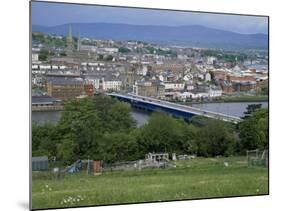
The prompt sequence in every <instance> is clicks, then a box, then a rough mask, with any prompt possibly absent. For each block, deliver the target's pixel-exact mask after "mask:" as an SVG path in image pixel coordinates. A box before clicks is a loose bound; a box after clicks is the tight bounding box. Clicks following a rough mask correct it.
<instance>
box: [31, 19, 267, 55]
mask: <svg viewBox="0 0 281 211" xmlns="http://www.w3.org/2000/svg"><path fill="white" fill-rule="evenodd" d="M71 26H72V31H73V36H77V35H78V31H79V32H80V34H81V36H82V37H88V38H95V39H113V40H140V41H146V42H153V43H157V44H164V45H165V44H166V45H180V46H188V47H202V48H222V49H228V50H234V49H249V48H250V49H267V48H268V35H267V34H239V33H235V32H230V31H224V30H219V29H213V28H208V27H205V26H200V25H189V26H153V25H129V24H116V23H71ZM68 29H69V24H63V25H57V26H40V25H32V31H33V32H43V33H47V34H58V35H67V33H68Z"/></svg>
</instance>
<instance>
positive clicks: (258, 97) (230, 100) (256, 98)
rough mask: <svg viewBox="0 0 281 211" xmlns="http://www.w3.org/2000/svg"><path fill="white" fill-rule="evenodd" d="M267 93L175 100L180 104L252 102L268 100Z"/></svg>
mask: <svg viewBox="0 0 281 211" xmlns="http://www.w3.org/2000/svg"><path fill="white" fill-rule="evenodd" d="M268 99H269V98H268V95H241V96H222V97H221V98H219V99H213V100H205V101H188V102H182V101H179V102H175V103H179V104H182V105H192V104H208V103H253V102H255V103H256V102H257V103H259V102H268Z"/></svg>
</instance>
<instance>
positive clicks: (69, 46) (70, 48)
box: [66, 24, 73, 53]
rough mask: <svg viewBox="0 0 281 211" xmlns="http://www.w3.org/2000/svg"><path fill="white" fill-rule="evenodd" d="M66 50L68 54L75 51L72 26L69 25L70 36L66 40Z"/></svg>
mask: <svg viewBox="0 0 281 211" xmlns="http://www.w3.org/2000/svg"><path fill="white" fill-rule="evenodd" d="M66 45H67V47H66V50H67V53H71V52H72V51H73V40H72V28H71V25H70V24H69V29H68V36H67V38H66Z"/></svg>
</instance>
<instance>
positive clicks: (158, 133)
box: [32, 95, 268, 165]
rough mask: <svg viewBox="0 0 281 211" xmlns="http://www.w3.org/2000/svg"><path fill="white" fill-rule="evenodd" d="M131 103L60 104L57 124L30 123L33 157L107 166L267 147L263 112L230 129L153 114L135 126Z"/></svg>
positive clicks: (210, 122) (208, 121)
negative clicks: (163, 155) (155, 155)
mask: <svg viewBox="0 0 281 211" xmlns="http://www.w3.org/2000/svg"><path fill="white" fill-rule="evenodd" d="M130 112H131V108H130V105H129V104H127V103H124V102H120V101H118V100H116V99H113V98H111V97H108V96H103V95H95V96H93V97H87V98H83V99H73V100H70V101H68V102H66V103H65V106H64V111H63V112H62V115H61V118H60V120H59V122H58V123H57V124H48V123H47V124H44V125H37V124H33V125H32V155H33V156H42V155H47V156H48V157H49V158H52V157H56V159H57V160H60V161H63V162H64V163H65V164H66V165H67V164H71V163H72V162H74V161H76V160H77V159H88V158H90V159H95V160H103V162H106V163H113V162H117V161H129V160H137V159H143V158H144V156H145V154H147V153H149V152H168V153H177V154H196V155H198V156H205V157H212V156H219V155H221V156H231V155H235V154H239V153H240V154H241V153H242V154H245V150H247V149H256V148H259V149H265V148H267V147H268V110H267V109H258V110H257V111H253V112H252V113H251V115H247V118H245V120H244V121H243V122H242V123H240V124H238V125H233V124H231V123H226V122H223V121H220V120H214V119H209V118H205V117H201V116H195V117H193V118H192V119H191V120H190V122H186V121H184V120H183V119H176V118H173V117H171V116H170V115H167V114H165V113H153V114H152V115H151V117H150V119H149V121H148V123H147V124H145V125H143V126H141V127H137V125H136V122H135V120H134V119H133V118H132V116H131V113H130Z"/></svg>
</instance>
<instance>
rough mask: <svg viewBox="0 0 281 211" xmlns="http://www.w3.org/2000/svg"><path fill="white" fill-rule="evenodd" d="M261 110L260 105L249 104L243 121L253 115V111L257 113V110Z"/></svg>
mask: <svg viewBox="0 0 281 211" xmlns="http://www.w3.org/2000/svg"><path fill="white" fill-rule="evenodd" d="M260 108H261V104H249V105H248V106H247V108H246V109H247V111H245V112H244V114H245V116H244V117H243V118H244V119H246V118H248V117H250V116H251V115H252V113H254V112H255V111H257V110H258V109H260Z"/></svg>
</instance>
